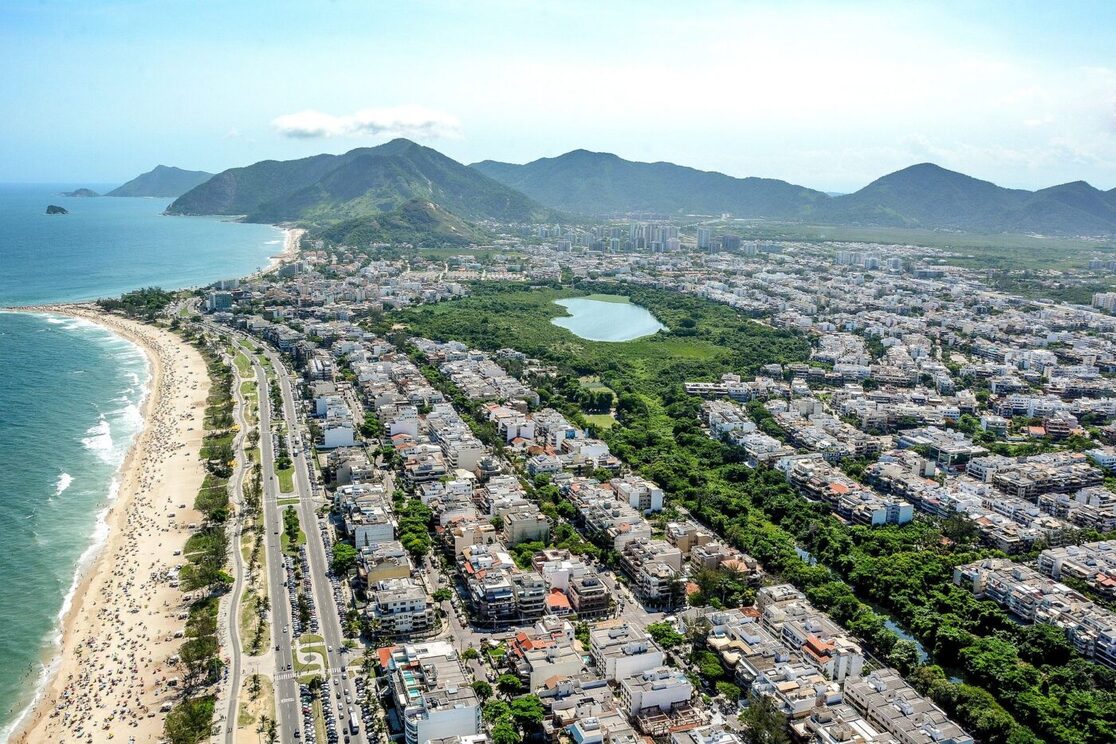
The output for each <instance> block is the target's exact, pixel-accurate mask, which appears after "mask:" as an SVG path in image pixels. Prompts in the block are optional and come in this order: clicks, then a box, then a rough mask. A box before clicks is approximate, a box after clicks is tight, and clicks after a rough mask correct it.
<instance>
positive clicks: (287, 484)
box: [275, 465, 294, 493]
mask: <svg viewBox="0 0 1116 744" xmlns="http://www.w3.org/2000/svg"><path fill="white" fill-rule="evenodd" d="M275 477H277V478H278V479H279V490H280V491H282V492H283V493H290V492H291V491H293V490H294V466H293V465H292V466H291V467H289V468H280V469H278V470H276V471H275Z"/></svg>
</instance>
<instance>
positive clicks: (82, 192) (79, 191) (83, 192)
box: [62, 189, 100, 197]
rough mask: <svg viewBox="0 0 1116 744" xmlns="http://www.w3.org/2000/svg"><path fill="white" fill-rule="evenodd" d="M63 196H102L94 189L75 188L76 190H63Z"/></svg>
mask: <svg viewBox="0 0 1116 744" xmlns="http://www.w3.org/2000/svg"><path fill="white" fill-rule="evenodd" d="M62 196H85V197H89V196H100V194H98V193H97V192H96V191H94V190H93V189H75V190H74V191H63V192H62Z"/></svg>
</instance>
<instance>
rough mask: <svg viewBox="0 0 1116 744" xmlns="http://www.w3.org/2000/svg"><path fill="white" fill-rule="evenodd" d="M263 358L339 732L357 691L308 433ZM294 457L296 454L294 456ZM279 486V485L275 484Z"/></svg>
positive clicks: (286, 387)
mask: <svg viewBox="0 0 1116 744" xmlns="http://www.w3.org/2000/svg"><path fill="white" fill-rule="evenodd" d="M263 349H264V354H265V355H266V356H267V358H268V359H269V360H270V361H271V364H272V367H273V368H274V369H275V372H276V376H277V378H278V381H279V389H280V393H281V394H282V398H283V412H282V413H283V417H284V419H286V421H287V433H288V437H290V442H289V444H288V446H289V451H290V452H291V454H292V460H293V461H294V464H295V467H294V475H295V477H294V486H295V494H297V495H298V498H299V501H298V509H299V517H300V519H301V520H302V528H303V531H304V532H305V533H306V552H307V558H308V560H309V563H310V575H311V586H312V588H313V591H314V605H315V606H316V607H317V609H318V622H319V630H320V632H321V634H322V637H323V638H325V642H326V646H327V649H328V652H327V659H328V665H329V675H330V678H331V682H332V685H331V690H330V692H331V695H332V699H331V700H330V701H329V705H328V706H326V707H327V709H328V710H331V711H333V713H334V715H336V717H337V719H338V729H339V730H342V729H345V728H347V727H346V723H345V722H346V720H347V711H348V709H349V707H350V706H351V705H353V704H355V701H356V700H357V699H358V698H357V694H356V687H355V685H354V684H353V681H352V679H351V678H350V677H349V675H348V674H346V673H345V672H344V670H345V668H346V665H347V664H348V661H349V656H354V655H353V654H351V653H349V652H348V650H347V649H346V648H345V645H344V643H345V636H344V634H343V633H342V632H341V619H340V616H339V613H338V608H337V603H336V602H335V601H334V597H333V585H332V584H331V583H330V580H329V565H328V563H327V562H326V553H325V546H324V544H323V542H322V533H321V528H320V527H319V525H318V515H317V514H316V512H315V508H314V506H315V499H314V496H315V495H316V485H315V484H312V483H311V482H310V468H309V465H308V463H307V462H306V454H307V453H306V452H305V451H304V450H303V447H302V446H301V444H302V443H304V442H307V441H308V440H309V436H310V434H309V430H308V427H306V426H305V425H304V423H303V421H302V416H301V415H300V412H299V408H298V406H297V405H296V403H295V395H294V387H293V385H292V382H291V376H290V374H289V373H288V371H287V368H286V366H285V365H284V363H283V359H282V358H281V357H280V356H279V355H278V354H277V353H275V352H274V351H272V350H271V349H270V348H268V347H263ZM295 453H298V454H297V455H296V454H295ZM276 483H278V482H276ZM338 685H340V690H341V694H342V699H341V700H338V698H337V690H338ZM351 740H352V741H357V742H363V741H365V739H364V731H363V729H362V730H361V732H360V733H359V734H357V735H355V736H352V735H351Z"/></svg>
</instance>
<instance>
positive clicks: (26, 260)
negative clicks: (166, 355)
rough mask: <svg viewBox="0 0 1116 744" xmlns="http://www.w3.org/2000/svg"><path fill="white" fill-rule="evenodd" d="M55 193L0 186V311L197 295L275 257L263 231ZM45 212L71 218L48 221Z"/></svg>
mask: <svg viewBox="0 0 1116 744" xmlns="http://www.w3.org/2000/svg"><path fill="white" fill-rule="evenodd" d="M93 188H94V189H96V190H100V189H98V188H97V187H95V186H94V187H93ZM63 190H72V187H70V186H65V185H60V186H12V185H0V225H2V226H3V230H4V233H3V237H2V238H0V306H4V305H8V306H10V305H31V304H38V303H43V302H59V301H65V300H89V299H95V298H97V297H111V296H115V295H119V294H120V293H121V292H125V291H127V290H129V289H136V288H137V287H144V286H161V287H163V288H165V289H180V288H182V287H193V286H201V285H205V284H209V283H211V282H215V281H217V280H218V279H227V278H233V277H238V276H244V275H245V274H250V273H252V272H253V271H255V270H256V269H258V268H260V267H262V266H266V265H267V263H268V257H269V256H271V255H274V254H277V253H279V252H280V251H282V250H283V233H282V232H281V231H280V230H278V229H276V228H274V227H272V226H270V225H243V224H236V223H232V222H226V221H222V220H220V219H214V218H210V217H165V216H163V214H162V212H163V210H164V209H166V207H167V205H168V204H170V202H171V200H170V199H123V198H109V197H103V198H97V199H88V198H81V197H65V196H58V192H59V191H63ZM48 204H57V205H59V206H62V207H65V208H66V209H68V210H69V212H70V213H69V214H65V215H48V214H46V213H45V212H46V207H47V205H48Z"/></svg>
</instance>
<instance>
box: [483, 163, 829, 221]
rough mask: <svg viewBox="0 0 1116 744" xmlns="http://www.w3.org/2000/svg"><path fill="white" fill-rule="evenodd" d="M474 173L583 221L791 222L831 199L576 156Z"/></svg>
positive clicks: (767, 184) (758, 182)
mask: <svg viewBox="0 0 1116 744" xmlns="http://www.w3.org/2000/svg"><path fill="white" fill-rule="evenodd" d="M471 167H472V168H474V169H475V170H477V171H479V172H481V173H483V174H484V175H486V176H489V177H491V178H494V179H496V180H497V181H499V182H501V183H503V184H504V185H506V186H510V187H511V188H513V189H517V190H519V191H522V192H523V193H524V194H526V195H527V196H529V197H531V198H532V199H534V200H535V201H537V202H539V203H540V204H544V205H546V206H548V207H553V208H554V209H559V210H563V211H568V212H576V213H580V214H614V213H620V212H637V211H650V212H662V213H668V214H689V213H699V214H721V213H722V212H729V213H731V214H733V215H734V216H736V217H766V218H769V219H790V218H795V217H798V216H800V215H801V214H802V213H804V212H809V211H810V210H811V209H812V208H813V206H814V205H815V204H818V203H820V202H824V201H825V200H826V199H828V198H829V197H827V196H826V195H825V194H823V193H822V192H820V191H814V190H813V189H808V188H804V187H802V186H795V185H794V184H790V183H787V182H786V181H779V180H775V179H770V178H733V177H732V176H726V175H725V174H723V173H715V172H710V171H700V170H696V169H694V168H687V167H685V166H681V165H674V164H673V163H661V162H660V163H638V162H633V161H630V160H624V159H623V158H621V157H618V156H616V155H612V154H610V153H603V152H589V151H588V150H574V151H573V152H568V153H566V154H565V155H559V156H558V157H556V158H542V159H539V160H535V161H533V162H530V163H527V164H526V165H515V164H512V163H501V162H497V161H494V160H485V161H483V162H480V163H474V164H473V165H472V166H471Z"/></svg>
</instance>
